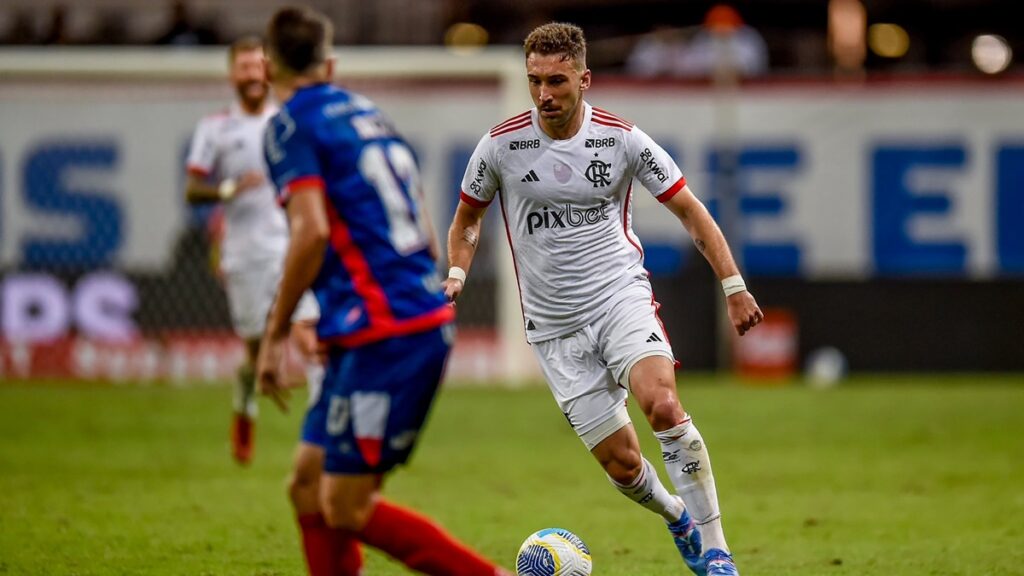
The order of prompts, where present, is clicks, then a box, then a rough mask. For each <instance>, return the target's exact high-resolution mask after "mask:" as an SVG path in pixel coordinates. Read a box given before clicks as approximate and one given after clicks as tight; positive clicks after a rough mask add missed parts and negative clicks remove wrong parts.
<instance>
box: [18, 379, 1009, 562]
mask: <svg viewBox="0 0 1024 576" xmlns="http://www.w3.org/2000/svg"><path fill="white" fill-rule="evenodd" d="M1021 384H1022V382H1021V377H1020V376H1019V375H1016V376H1006V377H992V376H978V377H955V378H950V377H943V378H925V377H861V378H858V379H855V380H854V381H852V382H850V383H848V384H845V385H843V386H841V387H839V388H837V389H832V390H827V391H815V390H810V389H806V388H802V387H799V386H791V387H785V388H775V389H765V388H754V387H744V386H740V385H737V384H735V383H730V382H721V381H718V380H711V379H707V378H700V377H695V378H684V379H683V380H682V387H681V395H682V398H683V402H684V405H685V406H687V407H688V409H689V410H690V411H691V413H692V414H693V415H694V418H695V421H696V422H697V424H698V425H699V426H700V428H701V432H702V433H703V435H704V438H705V440H706V441H707V443H708V446H709V448H710V450H711V458H712V461H713V463H714V470H715V476H716V478H717V481H718V489H719V495H720V500H721V503H722V509H723V513H724V522H725V527H726V532H727V535H728V537H729V539H730V543H731V545H732V547H733V551H734V553H735V555H736V558H737V561H738V563H739V567H740V569H741V571H742V573H743V574H744V575H745V576H770V575H787V576H789V575H796V574H799V575H835V576H840V575H849V576H853V575H856V576H862V575H865V574H897V575H901V576H918V575H920V576H925V575H929V576H930V575H959V574H963V575H967V574H1001V575H1003V574H1024V548H1022V546H1021V545H1022V544H1024V386H1021ZM229 394H230V393H229V392H228V390H227V388H226V387H217V388H206V387H196V388H185V389H174V388H170V387H153V388H139V387H96V386H86V385H80V384H77V385H76V384H72V383H63V384H61V383H50V384H46V385H38V384H36V385H28V384H24V383H22V384H16V383H7V384H3V385H0V575H4V576H7V575H13V574H18V575H21V574H33V575H34V574H47V575H51V574H55V575H56V574H66V575H80V576H85V575H114V574H155V575H163V574H167V575H171V574H174V575H181V574H188V575H218V576H220V575H230V574H239V575H243V574H244V575H263V576H270V575H285V574H289V575H290V574H295V575H298V574H303V573H304V572H303V570H304V566H303V564H302V559H301V556H300V551H299V545H298V535H297V531H296V528H295V523H294V521H293V519H292V517H291V514H290V511H289V508H288V505H287V502H286V499H285V495H284V478H285V474H286V472H287V470H288V467H289V464H290V458H291V450H292V447H293V445H294V440H295V438H296V435H297V430H298V427H299V422H300V417H301V400H302V399H301V398H295V399H294V400H293V410H292V412H291V413H290V414H288V415H287V416H282V415H281V414H278V413H277V412H275V411H274V410H273V408H272V407H271V406H270V404H269V403H264V405H263V415H262V417H261V420H260V424H259V428H258V437H257V452H256V460H255V462H254V464H253V465H252V466H251V467H250V468H248V469H241V468H238V467H237V466H235V465H234V464H233V463H232V462H231V461H230V459H229V457H228V446H227V424H228V414H227V411H228V405H229ZM299 396H302V394H301V393H300V394H299ZM633 415H634V421H636V422H637V425H638V430H639V431H640V436H641V439H642V441H643V443H644V450H645V453H646V454H647V456H648V458H649V459H650V460H652V461H653V462H655V464H656V467H658V468H659V469H660V468H661V463H660V458H659V456H658V452H657V450H656V445H655V443H654V441H653V438H652V437H651V435H650V433H649V428H648V427H647V425H646V423H644V422H642V421H641V420H642V419H641V418H638V417H637V414H636V413H635V411H634V414H633ZM386 493H387V494H388V495H389V497H390V498H392V499H393V500H395V501H397V502H400V503H402V504H406V505H409V506H413V507H415V508H418V509H420V510H422V511H424V512H426V513H428V514H430V515H431V516H433V517H434V518H436V519H437V520H439V521H440V522H441V523H442V524H443V525H444V526H446V527H447V528H448V529H450V530H451V531H452V532H453V533H454V534H456V535H458V536H459V537H460V538H462V539H463V540H464V541H466V542H468V543H470V544H472V545H473V546H475V547H477V548H479V549H481V550H482V551H483V552H484V553H486V554H487V555H488V556H490V557H492V558H495V559H498V560H500V561H501V562H502V563H504V564H505V565H506V566H509V565H511V564H512V561H513V558H514V556H515V552H516V550H517V549H518V547H519V544H520V542H521V541H522V540H523V539H524V538H525V537H526V536H527V535H528V534H530V533H531V532H533V531H534V530H537V529H540V528H544V527H549V526H559V527H563V528H567V529H569V530H572V531H574V532H576V533H577V534H579V535H580V536H581V537H582V538H583V539H584V541H586V542H587V544H588V545H589V546H590V548H591V550H592V552H593V557H594V566H595V568H594V574H596V575H599V576H634V575H635V576H668V575H682V574H686V573H687V572H686V571H685V569H684V568H683V566H682V564H681V562H680V561H679V559H678V558H677V556H676V552H675V549H674V548H673V546H672V544H671V541H670V540H669V538H668V535H667V532H666V531H665V529H664V527H663V526H662V525H661V521H660V520H659V519H657V518H656V517H654V516H653V515H652V514H650V513H649V512H646V511H644V510H642V509H641V508H639V507H638V506H636V505H634V504H632V503H630V502H628V501H627V500H626V499H625V498H624V497H622V496H620V495H619V494H617V493H616V492H615V491H614V490H613V489H612V488H611V487H610V486H608V484H607V481H606V480H605V478H604V475H603V473H602V472H601V470H600V469H599V468H598V466H597V465H596V464H595V463H594V462H593V461H592V458H591V457H590V456H589V455H587V453H586V451H585V450H584V448H583V446H582V444H581V443H580V442H579V441H578V440H577V439H576V437H575V436H574V435H573V433H572V432H571V431H570V430H569V428H568V426H567V425H566V423H565V419H564V418H563V417H562V415H561V414H560V413H559V412H558V410H557V409H556V407H555V405H554V403H553V402H552V401H551V399H550V397H549V395H548V393H547V391H546V390H545V389H543V388H531V389H526V390H517V391H514V390H481V389H471V388H453V389H450V390H447V391H445V392H444V393H443V394H442V395H441V396H440V398H439V402H438V404H437V406H436V409H435V411H434V414H433V416H432V418H431V421H430V423H429V425H428V427H427V431H426V433H425V435H424V436H423V437H422V439H421V443H420V447H419V450H418V452H417V454H416V455H415V457H414V459H413V462H412V463H411V465H409V466H408V467H406V468H404V469H401V470H399V471H398V472H397V473H396V474H394V475H393V476H392V477H391V479H390V481H389V482H388V484H387V486H386ZM367 568H368V569H367V573H368V574H370V575H373V576H385V575H393V574H405V573H406V572H405V571H404V570H403V569H402V568H401V567H399V566H398V565H396V564H394V563H392V562H391V561H389V560H387V559H385V558H384V557H382V556H380V555H377V554H375V553H370V554H369V557H368V565H367Z"/></svg>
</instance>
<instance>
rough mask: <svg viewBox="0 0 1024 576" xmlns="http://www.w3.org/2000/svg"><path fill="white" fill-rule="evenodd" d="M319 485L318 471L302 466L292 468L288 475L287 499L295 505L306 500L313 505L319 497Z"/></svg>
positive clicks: (304, 502) (301, 504)
mask: <svg viewBox="0 0 1024 576" xmlns="http://www.w3.org/2000/svg"><path fill="white" fill-rule="evenodd" d="M319 485H320V482H319V471H313V470H304V469H302V468H299V469H297V470H294V471H293V472H292V474H291V476H289V477H288V499H289V500H291V501H292V504H293V505H295V506H297V507H299V506H303V504H306V503H308V502H312V503H313V505H314V506H315V505H316V503H317V500H318V498H319V490H320V486H319Z"/></svg>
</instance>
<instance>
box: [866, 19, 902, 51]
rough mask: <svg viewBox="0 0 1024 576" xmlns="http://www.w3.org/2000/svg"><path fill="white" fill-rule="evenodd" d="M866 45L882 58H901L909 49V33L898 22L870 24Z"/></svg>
mask: <svg viewBox="0 0 1024 576" xmlns="http://www.w3.org/2000/svg"><path fill="white" fill-rule="evenodd" d="M868 46H869V47H870V48H871V51H872V52H874V53H875V54H877V55H878V56H881V57H882V58H902V57H903V56H905V55H906V53H907V50H909V49H910V35H909V34H907V31H906V30H904V29H903V27H902V26H900V25H899V24H872V25H871V27H870V28H868Z"/></svg>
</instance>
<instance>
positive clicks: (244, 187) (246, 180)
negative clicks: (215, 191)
mask: <svg viewBox="0 0 1024 576" xmlns="http://www.w3.org/2000/svg"><path fill="white" fill-rule="evenodd" d="M264 180H266V178H264V176H263V172H261V171H259V170H250V171H248V172H246V173H245V174H242V177H241V178H239V179H238V190H237V191H236V192H235V194H241V193H242V192H246V191H248V190H251V189H253V188H255V187H257V186H259V185H260V184H263V181H264Z"/></svg>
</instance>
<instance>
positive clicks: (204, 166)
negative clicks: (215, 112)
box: [185, 118, 217, 178]
mask: <svg viewBox="0 0 1024 576" xmlns="http://www.w3.org/2000/svg"><path fill="white" fill-rule="evenodd" d="M216 124H217V123H216V122H215V121H214V119H213V118H203V119H202V120H200V121H199V123H198V124H196V131H195V133H194V134H192V143H191V144H190V145H189V148H188V158H187V160H186V161H185V167H186V168H187V169H188V171H189V173H190V174H194V175H196V176H199V177H202V178H205V177H207V176H209V175H210V174H211V173H212V172H213V168H214V166H216V164H217V142H216V132H217V127H216Z"/></svg>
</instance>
